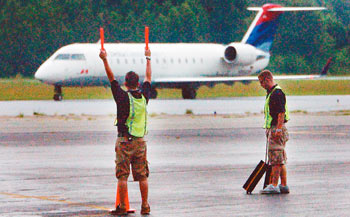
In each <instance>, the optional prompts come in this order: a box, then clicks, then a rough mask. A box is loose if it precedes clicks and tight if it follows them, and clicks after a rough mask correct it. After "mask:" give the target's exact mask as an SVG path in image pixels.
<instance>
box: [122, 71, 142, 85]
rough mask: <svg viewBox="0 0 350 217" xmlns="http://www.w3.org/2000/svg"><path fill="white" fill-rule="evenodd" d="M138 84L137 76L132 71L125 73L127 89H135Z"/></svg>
mask: <svg viewBox="0 0 350 217" xmlns="http://www.w3.org/2000/svg"><path fill="white" fill-rule="evenodd" d="M138 83H139V76H138V74H136V73H135V72H133V71H130V72H128V73H126V75H125V85H126V86H127V87H129V88H136V87H137V85H138Z"/></svg>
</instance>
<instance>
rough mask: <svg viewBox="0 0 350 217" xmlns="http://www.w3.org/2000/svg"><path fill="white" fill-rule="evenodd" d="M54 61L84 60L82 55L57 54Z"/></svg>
mask: <svg viewBox="0 0 350 217" xmlns="http://www.w3.org/2000/svg"><path fill="white" fill-rule="evenodd" d="M55 60H85V56H84V54H58V55H57V56H56V58H55Z"/></svg>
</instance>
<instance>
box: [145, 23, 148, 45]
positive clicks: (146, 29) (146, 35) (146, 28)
mask: <svg viewBox="0 0 350 217" xmlns="http://www.w3.org/2000/svg"><path fill="white" fill-rule="evenodd" d="M145 43H146V50H148V26H145Z"/></svg>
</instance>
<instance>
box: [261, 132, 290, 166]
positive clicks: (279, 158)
mask: <svg viewBox="0 0 350 217" xmlns="http://www.w3.org/2000/svg"><path fill="white" fill-rule="evenodd" d="M275 130H276V127H275V126H272V127H271V128H270V129H267V130H266V136H267V140H268V150H269V151H268V156H269V162H270V165H278V164H286V163H287V153H286V151H285V150H284V149H285V147H286V142H287V141H288V139H289V134H288V131H287V128H286V127H285V126H283V127H282V134H281V136H280V137H273V136H272V135H271V134H272V132H275Z"/></svg>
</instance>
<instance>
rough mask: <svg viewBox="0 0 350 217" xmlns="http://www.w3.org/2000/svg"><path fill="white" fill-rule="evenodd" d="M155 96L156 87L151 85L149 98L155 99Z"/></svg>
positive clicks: (156, 93) (156, 94)
mask: <svg viewBox="0 0 350 217" xmlns="http://www.w3.org/2000/svg"><path fill="white" fill-rule="evenodd" d="M157 96H158V92H157V90H156V88H154V87H151V94H150V98H151V99H156V98H157Z"/></svg>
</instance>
